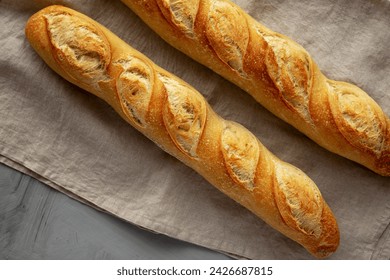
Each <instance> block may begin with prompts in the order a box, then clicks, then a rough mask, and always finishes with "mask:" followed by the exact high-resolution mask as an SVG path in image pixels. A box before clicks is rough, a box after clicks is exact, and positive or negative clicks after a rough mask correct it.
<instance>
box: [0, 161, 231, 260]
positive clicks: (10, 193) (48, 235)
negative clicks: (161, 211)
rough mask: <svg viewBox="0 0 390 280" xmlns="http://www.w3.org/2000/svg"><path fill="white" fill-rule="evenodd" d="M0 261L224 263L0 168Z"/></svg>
mask: <svg viewBox="0 0 390 280" xmlns="http://www.w3.org/2000/svg"><path fill="white" fill-rule="evenodd" d="M0 259H228V257H227V256H225V255H223V254H220V253H218V252H213V251H211V250H208V249H206V248H202V247H199V246H196V245H193V244H189V243H186V242H182V241H179V240H175V239H172V238H169V237H167V236H164V235H158V234H154V233H151V232H148V231H145V230H142V229H140V228H138V227H136V226H134V225H132V224H129V223H126V222H124V221H121V220H119V219H117V218H115V217H113V216H110V215H108V214H106V213H102V212H100V211H97V210H95V209H93V208H91V207H89V206H86V205H84V204H82V203H80V202H78V201H76V200H73V199H71V198H69V197H67V196H66V195H64V194H62V193H60V192H58V191H56V190H53V189H51V188H50V187H48V186H46V185H45V184H43V183H41V182H39V181H37V180H35V179H34V178H31V177H29V176H27V175H25V174H22V173H20V172H18V171H16V170H14V169H11V168H9V167H7V166H5V165H2V164H0Z"/></svg>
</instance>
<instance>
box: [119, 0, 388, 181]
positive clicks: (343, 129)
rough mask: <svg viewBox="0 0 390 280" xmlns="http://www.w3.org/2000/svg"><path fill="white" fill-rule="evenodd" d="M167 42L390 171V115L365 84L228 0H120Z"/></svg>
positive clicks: (330, 145) (281, 113)
mask: <svg viewBox="0 0 390 280" xmlns="http://www.w3.org/2000/svg"><path fill="white" fill-rule="evenodd" d="M122 2H124V3H125V4H126V5H127V6H129V7H130V8H131V9H132V10H133V11H134V12H135V13H136V14H137V15H138V16H139V17H140V18H141V19H142V20H143V21H144V22H145V23H146V24H148V25H149V26H150V27H151V28H152V29H153V30H154V31H155V32H156V33H157V34H159V35H160V36H161V37H162V38H163V39H164V40H166V41H167V42H168V43H169V44H171V45H172V46H174V47H175V48H177V49H179V50H180V51H182V52H183V53H185V54H187V55H188V56H190V57H192V58H193V59H195V60H196V61H198V62H200V63H202V64H203V65H205V66H207V67H209V68H210V69H212V70H213V71H215V72H216V73H218V74H220V75H221V76H223V77H224V78H226V79H227V80H230V81H231V82H233V83H234V84H236V85H238V86H239V87H241V88H242V89H243V90H245V91H247V92H248V93H249V94H251V95H252V96H253V97H254V99H255V100H256V101H258V102H259V103H260V104H262V105H263V106H264V107H265V108H267V109H268V110H269V111H271V112H272V113H274V114H275V115H276V116H278V117H279V118H281V119H282V120H284V121H286V122H287V123H289V124H291V125H292V126H294V127H295V128H297V129H298V130H300V131H301V132H302V133H304V134H306V135H307V136H308V137H309V138H311V139H312V140H314V141H315V142H317V143H318V144H319V145H321V146H322V147H324V148H326V149H328V150H329V151H332V152H334V153H336V154H338V155H341V156H343V157H346V158H348V159H350V160H353V161H355V162H357V163H360V164H362V165H364V166H366V167H367V168H369V169H371V170H372V171H374V172H376V173H378V174H380V175H383V176H390V119H389V118H388V117H387V116H386V115H385V113H384V112H383V111H382V109H381V108H380V107H379V105H378V104H377V103H376V102H375V101H374V100H373V99H372V98H370V97H369V96H368V95H367V94H366V93H365V92H364V91H363V90H361V89H360V88H358V87H357V86H354V85H352V84H349V83H345V82H338V81H333V80H329V79H327V78H326V77H325V76H324V75H323V74H322V73H321V71H320V70H319V68H318V66H317V65H316V63H315V62H314V61H313V59H312V58H311V57H310V55H309V54H308V53H307V52H306V51H305V50H304V49H303V47H301V46H300V45H298V44H297V43H295V42H294V41H292V40H291V39H290V38H287V37H286V36H283V35H281V34H278V33H276V32H273V31H272V30H270V29H268V28H266V27H265V26H263V25H261V24H260V23H258V22H257V21H256V20H255V19H253V18H252V17H250V16H249V15H248V14H246V13H245V12H244V11H243V10H242V9H241V8H240V7H238V6H237V5H236V4H234V3H232V2H231V1H229V0H189V1H181V0H151V1H143V0H122Z"/></svg>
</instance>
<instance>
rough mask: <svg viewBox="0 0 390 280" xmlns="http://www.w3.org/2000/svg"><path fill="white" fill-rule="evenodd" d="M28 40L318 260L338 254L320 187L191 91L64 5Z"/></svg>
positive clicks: (36, 24)
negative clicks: (221, 115) (335, 252)
mask: <svg viewBox="0 0 390 280" xmlns="http://www.w3.org/2000/svg"><path fill="white" fill-rule="evenodd" d="M26 36H27V38H28V40H29V42H30V43H31V45H32V47H33V48H34V49H35V50H36V51H37V52H38V54H39V55H40V56H41V57H42V58H43V59H44V61H45V62H46V63H47V64H48V65H49V66H50V67H51V68H52V69H53V70H54V71H56V72H57V73H58V74H60V75H61V76H62V77H64V78H65V79H66V80H68V81H70V82H71V83H73V84H75V85H78V86H80V87H81V88H83V89H85V90H87V91H89V92H91V93H93V94H94V95H96V96H98V97H100V98H102V99H103V100H105V101H106V102H107V103H108V104H109V105H111V106H112V107H113V108H114V109H115V110H116V111H117V112H118V114H119V115H120V116H121V117H122V118H123V119H124V120H126V121H127V122H128V123H130V124H131V125H132V126H133V127H135V128H136V129H137V130H138V131H140V132H141V133H143V134H144V135H146V136H147V137H148V138H149V139H151V140H152V141H154V142H155V143H156V144H157V145H158V146H159V147H161V148H162V149H163V150H165V151H166V152H168V153H169V154H171V155H173V156H174V157H176V158H178V159H179V160H180V161H182V162H183V163H185V164H186V165H188V166H189V167H191V168H193V169H194V170H196V171H197V172H198V173H199V174H201V175H202V176H203V177H204V178H206V179H207V180H208V181H209V182H210V183H211V184H212V185H214V186H215V187H216V188H218V189H219V190H220V191H221V192H223V193H225V194H226V195H228V196H229V197H230V198H232V199H234V200H235V201H237V202H238V203H240V204H241V205H243V206H244V207H246V208H247V209H249V210H250V211H252V212H253V213H254V214H256V215H257V216H259V217H260V218H262V219H263V220H264V221H265V222H267V223H268V224H269V225H271V226H272V227H274V228H275V229H276V230H278V231H280V232H281V233H283V234H284V235H286V236H287V237H289V238H291V239H293V240H295V241H296V242H298V243H300V244H301V245H302V246H304V247H305V248H306V249H307V250H308V251H309V252H310V253H311V254H313V255H314V256H316V257H318V258H324V257H326V256H328V255H330V254H331V253H333V252H334V251H335V250H336V249H337V247H338V244H339V231H338V226H337V223H336V220H335V218H334V216H333V214H332V212H331V210H330V208H329V207H328V205H327V204H326V202H325V201H324V200H323V198H322V196H321V194H320V191H319V190H318V188H317V186H316V185H315V184H314V182H313V181H312V180H310V179H309V178H308V176H307V175H305V174H304V173H303V172H302V171H301V170H299V169H298V168H296V167H294V166H292V165H290V164H287V163H285V162H283V161H281V160H279V159H278V158H276V157H275V156H274V155H273V154H271V153H270V152H269V151H268V150H267V149H266V148H265V147H264V146H263V145H262V144H261V143H260V142H259V140H258V139H257V138H256V137H255V136H254V135H253V134H251V133H250V132H249V131H248V130H247V129H245V128H244V127H243V126H241V125H239V124H237V123H235V122H232V121H227V120H224V119H222V118H221V117H220V116H218V115H217V114H216V113H215V112H214V111H213V110H212V109H211V107H210V106H209V104H208V103H207V101H206V100H205V99H204V97H203V96H202V95H201V94H200V93H199V92H197V91H196V90H195V89H194V88H192V87H191V86H190V85H188V84H186V83H185V82H184V81H182V80H180V79H179V78H177V77H175V76H174V75H172V74H170V73H168V72H167V71H165V70H164V69H162V68H160V67H158V66H157V65H155V64H154V63H153V62H152V61H150V60H149V59H148V58H147V57H145V56H144V55H143V54H141V53H139V52H138V51H136V50H134V49H133V48H131V47H130V46H128V45H127V44H126V43H125V42H123V41H122V40H121V39H119V38H118V37H117V36H115V35H114V34H113V33H111V32H110V31H109V30H108V29H106V28H105V27H103V26H102V25H100V24H99V23H97V22H95V21H93V20H92V19H90V18H88V17H87V16H85V15H82V14H80V13H78V12H76V11H74V10H71V9H69V8H65V7H63V6H57V5H55V6H50V7H47V8H45V9H43V10H41V11H39V12H38V13H36V14H35V15H33V16H32V17H31V18H30V19H29V21H28V23H27V25H26Z"/></svg>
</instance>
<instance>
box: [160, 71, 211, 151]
mask: <svg viewBox="0 0 390 280" xmlns="http://www.w3.org/2000/svg"><path fill="white" fill-rule="evenodd" d="M158 78H159V79H160V80H161V81H162V83H163V84H164V86H165V88H166V90H167V95H168V96H167V102H166V103H165V104H164V111H163V119H164V124H165V126H166V128H167V130H168V133H169V135H170V137H171V139H172V140H173V142H174V143H175V145H176V146H177V147H178V148H179V149H180V150H181V151H182V152H184V153H185V154H187V155H188V156H190V157H193V158H197V157H198V156H197V148H198V144H199V141H200V138H201V136H202V133H203V130H204V127H205V123H206V118H207V110H206V102H205V100H204V98H203V97H202V96H201V95H200V94H198V93H197V92H196V91H195V90H193V89H191V88H189V87H187V86H185V85H183V84H181V83H179V82H178V81H176V80H175V79H174V78H171V77H168V76H165V75H162V74H158Z"/></svg>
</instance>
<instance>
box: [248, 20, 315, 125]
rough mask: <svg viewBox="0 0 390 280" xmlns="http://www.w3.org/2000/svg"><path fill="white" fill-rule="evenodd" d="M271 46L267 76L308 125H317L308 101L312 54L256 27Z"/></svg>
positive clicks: (266, 61)
mask: <svg viewBox="0 0 390 280" xmlns="http://www.w3.org/2000/svg"><path fill="white" fill-rule="evenodd" d="M256 31H257V34H258V35H259V36H261V37H262V38H263V39H264V40H265V41H266V42H267V44H268V50H267V53H266V57H265V63H266V67H267V72H268V75H269V76H270V77H271V79H272V81H273V82H274V84H275V86H276V87H277V88H278V90H279V92H280V94H281V97H282V98H283V99H284V100H285V102H287V103H288V104H289V105H290V106H291V107H292V108H294V109H295V110H296V111H297V112H298V114H299V115H300V116H301V117H302V118H303V119H304V120H305V121H306V122H308V123H310V124H312V125H314V123H313V121H312V118H311V115H310V111H309V101H310V93H311V87H312V77H313V76H312V69H311V68H312V66H311V59H310V57H309V54H308V53H307V52H306V51H305V50H304V49H303V48H302V47H300V46H299V45H298V44H296V43H294V42H288V41H287V40H286V39H284V38H282V37H279V36H277V35H269V34H266V33H265V32H262V31H261V30H260V29H259V28H256Z"/></svg>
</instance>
